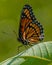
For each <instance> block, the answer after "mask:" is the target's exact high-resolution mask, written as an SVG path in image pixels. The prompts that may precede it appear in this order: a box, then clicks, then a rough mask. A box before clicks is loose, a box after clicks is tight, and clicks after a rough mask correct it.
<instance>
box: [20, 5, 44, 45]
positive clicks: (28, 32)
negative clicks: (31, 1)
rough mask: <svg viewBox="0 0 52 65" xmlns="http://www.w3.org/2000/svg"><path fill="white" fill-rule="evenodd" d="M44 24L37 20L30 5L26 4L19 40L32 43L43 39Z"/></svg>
mask: <svg viewBox="0 0 52 65" xmlns="http://www.w3.org/2000/svg"><path fill="white" fill-rule="evenodd" d="M43 38H44V31H43V26H42V25H41V24H40V23H39V22H38V21H37V20H36V18H35V15H34V14H33V10H32V7H31V6H30V5H24V8H23V10H22V13H21V19H20V26H19V41H21V42H22V43H23V44H24V45H28V44H30V45H32V44H34V43H37V42H38V41H41V40H43Z"/></svg>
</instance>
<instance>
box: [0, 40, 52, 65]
mask: <svg viewBox="0 0 52 65" xmlns="http://www.w3.org/2000/svg"><path fill="white" fill-rule="evenodd" d="M51 64H52V41H50V42H42V43H39V44H36V45H34V46H32V47H31V48H29V49H28V50H25V51H23V52H21V53H19V54H18V55H16V56H14V57H12V58H9V59H7V60H5V61H3V62H1V63H0V65H51Z"/></svg>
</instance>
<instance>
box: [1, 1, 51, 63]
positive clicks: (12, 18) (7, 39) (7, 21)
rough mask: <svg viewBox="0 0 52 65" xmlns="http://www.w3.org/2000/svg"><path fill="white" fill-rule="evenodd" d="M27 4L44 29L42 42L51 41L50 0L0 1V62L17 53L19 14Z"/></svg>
mask: <svg viewBox="0 0 52 65" xmlns="http://www.w3.org/2000/svg"><path fill="white" fill-rule="evenodd" d="M27 3H28V4H30V5H31V6H32V8H33V11H34V14H35V16H36V18H37V20H39V21H40V23H41V24H42V25H43V27H44V34H45V38H44V41H52V0H0V62H1V61H3V60H5V59H7V58H9V57H12V56H14V55H16V54H17V53H18V52H17V48H18V46H19V45H20V44H21V42H19V41H18V40H17V37H18V29H19V22H20V14H21V10H22V8H23V6H24V5H25V4H27ZM13 30H14V31H16V34H17V36H16V34H15V33H14V32H13ZM3 32H6V33H3ZM42 42H43V41H42ZM23 49H24V47H22V50H23Z"/></svg>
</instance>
